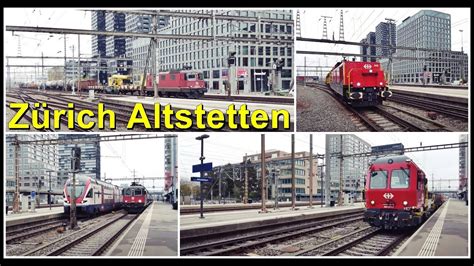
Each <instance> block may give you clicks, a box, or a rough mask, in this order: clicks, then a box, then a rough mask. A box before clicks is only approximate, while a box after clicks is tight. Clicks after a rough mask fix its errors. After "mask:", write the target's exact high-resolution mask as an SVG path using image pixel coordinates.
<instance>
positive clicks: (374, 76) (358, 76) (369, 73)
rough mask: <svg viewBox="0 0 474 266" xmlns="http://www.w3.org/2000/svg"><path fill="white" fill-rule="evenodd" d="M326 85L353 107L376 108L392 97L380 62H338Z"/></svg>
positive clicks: (329, 74)
mask: <svg viewBox="0 0 474 266" xmlns="http://www.w3.org/2000/svg"><path fill="white" fill-rule="evenodd" d="M326 84H327V85H329V86H330V87H331V89H332V90H334V91H335V92H336V93H337V94H339V95H340V96H341V97H342V98H343V100H344V101H346V102H347V103H349V104H351V105H352V106H374V105H378V104H381V103H382V101H383V100H385V99H387V98H388V97H391V96H392V92H391V91H389V89H388V87H387V82H386V80H385V76H384V71H383V70H382V67H381V66H380V63H378V62H355V61H346V60H343V61H342V62H338V63H337V64H336V65H335V66H334V67H333V68H332V70H331V71H330V72H329V73H328V75H327V76H326Z"/></svg>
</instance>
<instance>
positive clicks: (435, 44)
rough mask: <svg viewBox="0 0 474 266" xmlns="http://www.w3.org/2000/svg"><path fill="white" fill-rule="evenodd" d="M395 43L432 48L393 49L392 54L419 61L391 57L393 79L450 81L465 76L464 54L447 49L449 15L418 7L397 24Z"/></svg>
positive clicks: (405, 81) (403, 80) (466, 75)
mask: <svg viewBox="0 0 474 266" xmlns="http://www.w3.org/2000/svg"><path fill="white" fill-rule="evenodd" d="M397 46H408V47H417V48H425V49H434V50H435V51H413V50H404V49H399V50H397V52H396V54H395V55H394V56H399V57H417V58H420V60H394V61H393V80H394V81H395V82H399V83H423V82H425V83H440V82H453V81H455V80H459V79H461V78H464V79H465V80H467V77H468V58H467V54H464V53H462V52H455V51H451V15H449V14H446V13H442V12H438V11H433V10H421V11H419V12H418V13H416V14H415V15H413V16H411V17H408V18H406V19H405V20H403V21H402V23H401V24H400V25H398V26H397Z"/></svg>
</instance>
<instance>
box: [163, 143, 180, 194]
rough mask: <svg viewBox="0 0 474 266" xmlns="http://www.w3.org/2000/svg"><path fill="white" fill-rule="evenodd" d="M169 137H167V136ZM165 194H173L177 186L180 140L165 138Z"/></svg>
mask: <svg viewBox="0 0 474 266" xmlns="http://www.w3.org/2000/svg"><path fill="white" fill-rule="evenodd" d="M165 136H167V135H165ZM164 152H165V162H164V163H165V181H164V182H165V186H164V192H165V194H168V193H172V192H173V190H174V189H176V187H175V186H176V184H177V174H178V173H177V171H178V169H177V167H178V164H177V162H178V140H177V138H176V137H174V138H165V151H164Z"/></svg>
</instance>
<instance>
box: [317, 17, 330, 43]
mask: <svg viewBox="0 0 474 266" xmlns="http://www.w3.org/2000/svg"><path fill="white" fill-rule="evenodd" d="M321 19H323V39H326V40H327V39H328V23H327V21H326V19H329V22H331V19H332V17H329V16H321V18H320V19H319V20H321Z"/></svg>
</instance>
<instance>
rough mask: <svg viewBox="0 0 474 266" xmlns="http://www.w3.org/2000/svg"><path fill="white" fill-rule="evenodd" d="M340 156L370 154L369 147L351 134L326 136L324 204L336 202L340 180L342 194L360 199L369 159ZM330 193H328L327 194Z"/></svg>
mask: <svg viewBox="0 0 474 266" xmlns="http://www.w3.org/2000/svg"><path fill="white" fill-rule="evenodd" d="M341 151H342V155H349V154H356V153H364V152H370V151H371V146H370V144H369V143H367V142H366V141H364V140H363V139H361V138H359V137H357V136H356V135H353V134H344V135H341V134H326V152H325V156H326V158H325V161H326V171H325V176H326V177H325V178H324V180H325V182H326V184H325V185H324V188H325V191H326V192H325V196H326V203H327V204H328V203H329V201H330V200H331V198H332V200H334V201H336V202H337V199H338V197H339V191H340V182H341V180H342V190H343V193H351V194H353V195H354V196H355V198H356V199H357V200H360V199H362V191H363V189H364V182H365V175H366V172H367V168H368V165H369V157H366V156H350V157H342V159H341ZM329 191H330V192H329Z"/></svg>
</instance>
